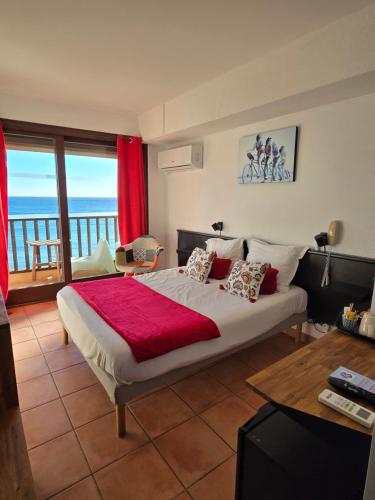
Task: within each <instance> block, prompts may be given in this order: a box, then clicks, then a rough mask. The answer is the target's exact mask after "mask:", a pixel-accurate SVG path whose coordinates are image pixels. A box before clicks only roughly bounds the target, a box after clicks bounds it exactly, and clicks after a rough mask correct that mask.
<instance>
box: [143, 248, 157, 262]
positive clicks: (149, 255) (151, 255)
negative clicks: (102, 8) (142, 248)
mask: <svg viewBox="0 0 375 500" xmlns="http://www.w3.org/2000/svg"><path fill="white" fill-rule="evenodd" d="M154 257H155V250H146V258H145V260H148V261H152V260H154Z"/></svg>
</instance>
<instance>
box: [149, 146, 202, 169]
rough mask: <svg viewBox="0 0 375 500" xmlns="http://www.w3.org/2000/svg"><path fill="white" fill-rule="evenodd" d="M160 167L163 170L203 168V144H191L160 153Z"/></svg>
mask: <svg viewBox="0 0 375 500" xmlns="http://www.w3.org/2000/svg"><path fill="white" fill-rule="evenodd" d="M158 167H159V169H160V170H163V172H173V171H176V170H188V169H193V168H203V145H202V144H189V145H188V146H182V147H179V148H174V149H168V150H166V151H160V152H159V153H158Z"/></svg>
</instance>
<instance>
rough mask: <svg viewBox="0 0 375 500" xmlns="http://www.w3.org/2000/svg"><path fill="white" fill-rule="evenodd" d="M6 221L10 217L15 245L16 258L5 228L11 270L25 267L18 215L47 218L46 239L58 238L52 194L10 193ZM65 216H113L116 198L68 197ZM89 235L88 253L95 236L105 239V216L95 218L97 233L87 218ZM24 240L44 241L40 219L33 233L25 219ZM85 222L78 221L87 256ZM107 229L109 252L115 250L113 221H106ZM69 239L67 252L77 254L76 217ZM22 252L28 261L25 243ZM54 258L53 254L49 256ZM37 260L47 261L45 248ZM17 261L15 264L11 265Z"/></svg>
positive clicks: (93, 247) (54, 203) (44, 225)
mask: <svg viewBox="0 0 375 500" xmlns="http://www.w3.org/2000/svg"><path fill="white" fill-rule="evenodd" d="M8 209H9V220H14V219H15V222H14V235H15V247H16V252H15V253H16V260H17V262H15V259H14V257H13V254H14V253H13V247H12V245H13V242H12V238H11V232H10V231H9V252H8V253H9V267H10V270H11V271H12V270H14V269H15V267H17V268H18V269H19V270H20V269H25V268H26V267H27V266H26V264H27V262H26V256H25V246H24V230H23V226H22V221H20V220H19V218H23V219H24V218H27V219H33V218H36V217H38V218H49V219H50V222H49V228H50V235H49V239H55V238H57V237H58V227H57V222H56V218H58V203H57V198H56V197H31V196H30V197H27V196H10V197H9V199H8ZM68 210H69V217H74V216H84V217H88V216H90V215H97V216H100V215H117V199H116V198H68ZM89 224H90V234H91V252H93V251H94V250H95V245H96V241H97V239H98V237H99V238H101V239H106V224H105V219H104V218H100V219H99V235H98V234H97V226H96V221H95V219H92V220H90V221H89ZM25 229H26V232H27V234H26V239H29V240H35V239H39V240H44V239H48V238H47V236H48V235H47V234H46V224H45V222H44V221H42V220H41V221H38V222H37V232H38V233H39V234H36V232H35V224H34V222H33V221H30V220H27V222H26V227H25ZM87 229H88V228H87V222H86V220H84V221H82V222H81V241H82V254H83V255H88V253H89V251H88V238H87V233H88V231H87ZM108 232H109V245H110V247H111V250H112V252H114V250H115V243H116V240H117V237H115V226H114V220H113V219H109V220H108ZM70 241H71V253H72V256H73V257H77V256H78V255H79V251H78V228H77V220H76V219H74V218H73V219H71V220H70ZM26 252H28V255H29V262H30V263H31V259H32V255H31V250H30V247H29V246H26ZM53 258H54V257H53ZM41 261H42V262H47V261H48V255H47V250H46V248H45V247H42V249H41ZM15 264H17V266H16V265H15Z"/></svg>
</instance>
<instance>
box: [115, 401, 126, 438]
mask: <svg viewBox="0 0 375 500" xmlns="http://www.w3.org/2000/svg"><path fill="white" fill-rule="evenodd" d="M116 424H117V435H118V437H120V438H122V437H124V436H125V434H126V419H125V405H116Z"/></svg>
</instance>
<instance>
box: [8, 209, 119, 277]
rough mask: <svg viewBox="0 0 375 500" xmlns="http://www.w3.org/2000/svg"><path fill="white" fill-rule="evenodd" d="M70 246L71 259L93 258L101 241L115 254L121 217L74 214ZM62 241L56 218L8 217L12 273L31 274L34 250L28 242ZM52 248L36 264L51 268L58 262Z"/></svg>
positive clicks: (43, 250)
mask: <svg viewBox="0 0 375 500" xmlns="http://www.w3.org/2000/svg"><path fill="white" fill-rule="evenodd" d="M69 229H70V245H71V255H72V257H82V256H87V255H91V254H92V253H93V252H94V251H95V248H96V243H97V242H98V241H99V240H100V239H105V240H107V241H108V243H109V246H110V248H111V251H112V252H113V254H114V251H115V247H116V242H117V241H118V239H119V238H118V217H117V214H116V213H109V214H101V213H100V214H99V213H97V214H75V215H72V216H71V217H69ZM51 239H52V240H53V239H60V223H59V218H58V217H56V216H46V215H40V216H39V215H25V216H18V215H15V216H9V251H8V256H9V269H10V272H11V273H17V272H21V271H30V270H31V265H30V264H31V262H32V249H31V247H30V245H28V243H27V241H30V240H51ZM52 252H53V250H51V247H42V248H40V249H38V252H37V262H38V264H40V265H41V266H43V267H45V268H52V267H53V266H51V262H54V261H55V256H54V255H53V253H52Z"/></svg>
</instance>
